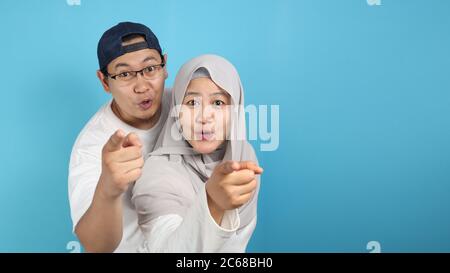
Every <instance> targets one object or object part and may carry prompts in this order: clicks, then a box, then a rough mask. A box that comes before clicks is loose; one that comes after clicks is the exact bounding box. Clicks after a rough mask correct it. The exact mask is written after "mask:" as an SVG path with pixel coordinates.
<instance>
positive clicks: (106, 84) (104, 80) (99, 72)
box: [97, 70, 111, 93]
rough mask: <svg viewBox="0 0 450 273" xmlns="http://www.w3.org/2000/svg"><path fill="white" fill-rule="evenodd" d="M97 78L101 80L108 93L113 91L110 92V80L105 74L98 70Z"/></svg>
mask: <svg viewBox="0 0 450 273" xmlns="http://www.w3.org/2000/svg"><path fill="white" fill-rule="evenodd" d="M97 78H98V79H99V80H100V83H101V84H102V86H103V89H104V90H105V91H106V92H107V93H110V92H111V90H109V85H108V80H107V78H106V77H105V75H103V73H102V72H101V71H100V70H97Z"/></svg>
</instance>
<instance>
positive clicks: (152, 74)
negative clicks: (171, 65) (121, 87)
mask: <svg viewBox="0 0 450 273" xmlns="http://www.w3.org/2000/svg"><path fill="white" fill-rule="evenodd" d="M165 65H166V64H165V63H160V64H155V65H150V66H147V67H145V68H143V69H141V70H137V71H125V72H122V73H119V74H116V75H109V74H108V75H107V76H108V77H110V78H111V79H113V80H116V81H120V82H123V83H125V82H131V81H132V80H133V79H135V78H136V77H137V74H138V73H140V74H141V75H142V76H143V77H144V79H146V80H153V79H155V78H158V77H159V76H160V75H161V73H160V72H161V71H162V70H163V67H164V66H165Z"/></svg>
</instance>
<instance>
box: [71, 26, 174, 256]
mask: <svg viewBox="0 0 450 273" xmlns="http://www.w3.org/2000/svg"><path fill="white" fill-rule="evenodd" d="M97 55H98V61H99V70H98V71H97V77H98V78H99V80H100V82H101V84H102V86H103V89H104V90H105V91H106V92H108V93H110V94H111V95H112V100H111V101H109V102H108V103H106V104H105V105H104V106H102V107H101V108H100V109H99V110H98V112H97V113H96V114H95V115H94V116H93V117H92V118H91V119H90V120H89V122H88V123H87V124H86V125H85V127H84V128H83V130H82V131H81V132H80V134H79V135H78V138H77V140H76V142H75V144H74V146H73V149H72V154H71V158H70V166H69V200H70V208H71V216H72V221H73V229H74V232H75V234H76V235H77V236H78V238H79V240H80V242H81V243H82V245H83V246H84V248H85V250H86V251H88V252H113V251H115V252H134V251H136V250H137V248H138V246H139V244H140V243H141V242H142V240H143V235H142V233H141V231H140V230H139V227H138V223H137V214H136V211H135V209H134V208H133V206H132V205H131V200H130V196H131V195H130V188H131V187H130V184H132V183H133V182H134V181H136V180H137V179H138V178H139V177H140V175H141V168H142V166H143V164H144V156H145V155H146V154H147V153H149V152H151V151H152V150H153V146H154V144H155V142H156V139H157V137H158V135H159V133H160V131H161V129H162V127H163V125H164V122H165V120H166V118H167V115H168V111H169V105H168V103H169V95H168V94H169V91H168V90H167V91H164V81H165V79H166V78H167V76H168V74H167V70H166V66H165V65H166V62H167V55H163V54H162V51H161V47H160V45H159V42H158V39H157V38H156V36H155V35H154V34H153V32H152V31H151V30H150V29H149V28H148V27H146V26H144V25H142V24H137V23H130V22H122V23H119V24H118V25H116V26H114V27H112V28H110V29H109V30H107V31H106V32H105V33H104V34H103V36H102V37H101V39H100V41H99V43H98V48H97Z"/></svg>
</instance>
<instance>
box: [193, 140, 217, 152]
mask: <svg viewBox="0 0 450 273" xmlns="http://www.w3.org/2000/svg"><path fill="white" fill-rule="evenodd" d="M191 145H192V148H194V150H195V151H196V152H198V153H201V154H210V153H212V152H214V151H215V150H216V149H217V148H219V146H220V143H218V141H200V140H196V141H195V143H191Z"/></svg>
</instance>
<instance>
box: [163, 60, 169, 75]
mask: <svg viewBox="0 0 450 273" xmlns="http://www.w3.org/2000/svg"><path fill="white" fill-rule="evenodd" d="M164 63H165V64H166V65H165V66H164V79H165V80H166V79H167V78H168V77H169V73H168V72H167V54H164Z"/></svg>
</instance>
